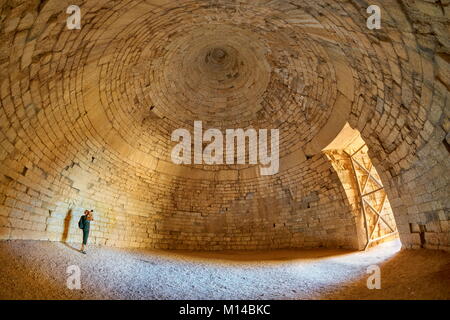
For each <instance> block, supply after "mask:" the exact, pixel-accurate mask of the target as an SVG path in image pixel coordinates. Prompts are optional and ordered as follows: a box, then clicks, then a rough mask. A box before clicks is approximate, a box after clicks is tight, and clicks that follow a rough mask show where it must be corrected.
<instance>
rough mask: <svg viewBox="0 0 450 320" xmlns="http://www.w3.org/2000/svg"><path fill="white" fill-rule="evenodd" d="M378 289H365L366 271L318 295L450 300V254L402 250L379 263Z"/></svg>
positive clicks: (334, 297) (369, 298) (433, 251)
mask: <svg viewBox="0 0 450 320" xmlns="http://www.w3.org/2000/svg"><path fill="white" fill-rule="evenodd" d="M378 266H379V267H380V271H381V272H380V276H381V277H380V279H381V288H380V289H371V290H370V289H368V288H367V279H368V277H369V276H370V274H365V275H364V276H362V277H360V278H359V279H357V280H355V281H352V282H347V283H344V284H343V285H342V286H341V287H340V288H337V289H335V290H333V291H332V292H329V293H328V294H324V295H323V296H320V297H318V299H327V300H346V299H363V300H366V299H367V300H372V299H380V300H389V299H395V300H406V299H407V300H416V299H426V300H449V299H450V277H449V274H450V254H449V253H447V252H444V251H437V250H436V251H435V250H425V249H419V250H402V251H399V252H397V253H396V254H395V255H393V256H392V257H391V258H389V259H388V260H386V261H384V262H383V263H380V264H379V265H378Z"/></svg>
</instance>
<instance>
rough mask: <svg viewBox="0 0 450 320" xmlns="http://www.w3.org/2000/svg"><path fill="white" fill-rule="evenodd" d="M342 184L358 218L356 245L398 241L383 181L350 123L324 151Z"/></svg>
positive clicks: (357, 132) (356, 221) (365, 146)
mask: <svg viewBox="0 0 450 320" xmlns="http://www.w3.org/2000/svg"><path fill="white" fill-rule="evenodd" d="M323 152H324V153H325V155H326V156H327V158H328V159H329V160H330V162H331V164H332V165H333V168H334V169H335V170H336V172H337V174H338V176H339V179H340V181H341V183H342V185H343V188H344V190H345V193H346V197H347V200H348V202H349V204H350V206H351V207H352V212H353V215H354V217H355V225H356V234H357V235H358V239H357V241H356V243H355V246H356V247H358V249H360V250H366V249H368V248H370V247H373V246H376V245H378V244H380V243H382V242H385V241H389V240H393V239H395V238H398V230H397V226H396V223H395V218H394V214H393V212H392V208H391V205H390V203H389V198H388V195H387V193H386V190H385V188H384V186H383V183H382V181H381V178H380V176H379V174H378V172H377V170H376V168H375V166H374V164H373V163H372V161H371V159H370V157H369V147H368V146H367V144H366V143H365V141H364V140H363V139H362V137H361V135H360V133H359V131H357V130H354V129H352V128H351V127H350V126H349V125H348V124H346V125H345V126H344V128H343V129H342V131H341V132H340V133H339V134H338V136H337V137H336V138H335V139H334V140H333V141H332V142H331V143H330V144H329V145H328V146H327V147H326V148H324V149H323Z"/></svg>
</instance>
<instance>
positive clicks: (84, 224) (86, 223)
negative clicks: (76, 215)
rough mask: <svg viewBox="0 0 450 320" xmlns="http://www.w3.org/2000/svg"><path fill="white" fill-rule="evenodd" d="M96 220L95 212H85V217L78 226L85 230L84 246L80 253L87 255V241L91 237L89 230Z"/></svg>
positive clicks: (82, 217)
mask: <svg viewBox="0 0 450 320" xmlns="http://www.w3.org/2000/svg"><path fill="white" fill-rule="evenodd" d="M93 220H94V210H85V211H84V215H83V216H81V217H80V221H79V222H78V226H79V227H80V229H82V230H83V244H82V245H81V250H80V252H81V253H83V254H86V251H85V246H87V241H88V237H89V229H90V227H91V221H93Z"/></svg>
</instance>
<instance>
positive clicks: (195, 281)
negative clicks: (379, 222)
mask: <svg viewBox="0 0 450 320" xmlns="http://www.w3.org/2000/svg"><path fill="white" fill-rule="evenodd" d="M399 250H400V244H399V242H398V241H392V242H388V243H385V244H382V245H380V246H378V247H376V248H373V249H371V250H369V251H368V252H351V251H345V250H327V249H321V250H276V251H265V252H253V251H252V252H219V253H202V252H185V251H169V252H167V251H153V250H152V251H151V250H141V249H118V248H108V247H95V246H91V247H89V251H88V254H87V255H83V254H81V253H80V252H78V251H77V250H76V249H75V248H74V247H72V245H71V244H64V243H59V242H40V241H1V242H0V265H1V272H0V299H372V298H381V299H450V291H449V290H450V289H449V288H450V277H449V274H450V273H449V271H450V254H449V253H445V252H441V251H431V250H402V251H399ZM373 264H377V265H379V266H380V268H381V290H369V289H367V287H366V279H367V277H368V276H369V275H368V274H366V270H367V267H368V266H369V265H373ZM70 265H77V266H79V267H80V270H81V289H80V290H70V289H68V288H67V286H66V281H67V278H68V276H69V274H68V273H67V267H68V266H70Z"/></svg>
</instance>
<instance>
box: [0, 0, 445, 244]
mask: <svg viewBox="0 0 450 320" xmlns="http://www.w3.org/2000/svg"><path fill="white" fill-rule="evenodd" d="M375 3H377V4H379V5H380V7H381V8H382V17H383V18H382V19H383V20H382V29H381V30H371V31H370V30H368V29H367V28H366V20H365V19H366V18H367V13H366V4H365V3H363V2H360V1H331V0H329V1H328V0H324V1H290V2H286V1H265V0H259V1H254V0H252V1H242V2H239V3H235V2H234V1H225V0H224V1H217V2H211V1H168V0H167V1H166V0H147V1H138V0H131V1H120V2H113V1H85V2H82V1H74V2H70V3H69V2H68V1H64V0H49V1H45V2H42V1H20V0H16V1H3V2H2V3H1V4H0V30H1V31H0V41H1V42H0V101H1V108H0V125H1V130H0V189H1V192H0V206H1V207H0V217H1V219H0V222H1V223H0V237H1V238H2V239H42V240H46V239H49V240H78V237H79V231H78V230H77V226H76V222H77V220H78V217H79V215H80V214H81V212H82V210H83V209H84V208H93V209H94V210H95V211H96V220H95V223H94V224H93V233H92V237H93V240H94V241H95V242H97V243H100V244H107V245H115V246H150V247H157V248H196V249H252V248H268V247H270V248H275V247H302V246H311V247H312V246H314V247H316V246H343V247H354V248H356V247H357V236H356V227H355V226H356V224H355V223H356V222H355V218H354V215H353V214H352V208H351V206H350V205H349V201H348V199H347V196H346V193H345V192H344V190H343V188H342V185H341V183H340V181H339V178H338V176H337V174H336V172H335V171H334V169H333V167H332V166H331V164H330V163H329V162H328V160H327V159H326V157H325V156H323V155H322V154H321V150H322V148H323V147H325V146H326V145H327V144H328V143H329V142H330V141H332V140H333V139H334V137H335V136H336V135H337V134H338V133H339V131H340V130H341V129H342V127H343V125H344V124H345V123H346V122H347V121H348V122H349V123H350V125H351V126H352V127H354V128H356V129H358V130H359V131H360V132H361V135H362V137H363V139H364V140H365V141H366V142H367V144H368V147H369V150H370V152H371V153H370V157H371V159H372V161H373V162H374V165H375V166H376V168H377V170H378V172H379V174H380V176H381V178H382V180H383V184H384V185H385V187H386V189H387V192H388V196H389V199H390V203H391V205H392V209H393V212H394V215H395V219H396V222H397V225H398V228H399V231H400V236H401V240H402V243H403V245H404V246H405V247H414V248H415V247H419V246H421V245H422V246H424V247H427V248H443V249H448V246H449V239H448V234H449V229H448V221H449V203H448V201H449V200H448V199H449V198H450V197H449V175H448V174H446V173H447V172H448V171H449V170H448V169H449V166H450V162H449V157H448V150H449V147H448V146H449V127H450V121H449V113H450V111H449V109H450V108H449V106H448V87H449V79H448V74H450V72H449V67H448V63H449V59H448V57H449V52H448V50H449V35H448V34H449V33H448V27H449V20H448V10H449V4H448V2H447V1H374V4H375ZM71 4H76V5H79V6H80V7H81V10H82V28H81V30H68V29H67V28H66V26H65V19H66V18H67V16H68V15H67V14H66V8H67V7H68V6H69V5H71ZM215 48H221V50H224V51H225V52H226V53H227V59H226V63H225V64H224V65H223V66H219V67H218V66H217V65H216V64H214V63H212V62H211V61H208V60H207V59H205V57H206V56H208V54H210V53H211V52H212V51H211V50H214V49H215ZM194 120H202V121H204V126H205V128H209V127H212V128H219V129H225V128H250V127H253V128H268V129H270V128H278V129H280V156H281V169H280V173H279V174H277V175H275V176H271V177H261V176H260V175H259V168H258V166H250V165H215V166H201V165H192V166H185V165H183V166H180V165H174V164H172V163H171V161H170V151H171V148H172V146H173V145H174V143H171V141H170V133H171V132H172V131H173V130H174V129H176V128H187V129H189V130H191V132H192V125H193V121H194ZM418 230H419V231H418Z"/></svg>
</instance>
